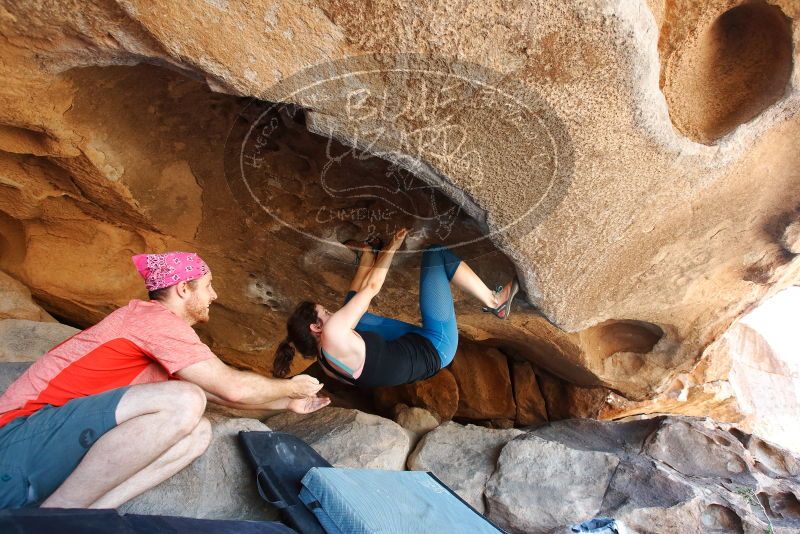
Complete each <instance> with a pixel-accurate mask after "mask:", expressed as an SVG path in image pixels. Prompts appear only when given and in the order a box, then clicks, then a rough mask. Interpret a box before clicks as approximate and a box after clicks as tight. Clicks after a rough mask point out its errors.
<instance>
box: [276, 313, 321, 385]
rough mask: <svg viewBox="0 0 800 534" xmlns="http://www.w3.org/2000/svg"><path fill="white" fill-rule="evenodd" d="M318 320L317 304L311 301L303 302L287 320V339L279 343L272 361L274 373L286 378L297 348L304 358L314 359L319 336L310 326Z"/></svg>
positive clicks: (317, 349) (317, 348)
mask: <svg viewBox="0 0 800 534" xmlns="http://www.w3.org/2000/svg"><path fill="white" fill-rule="evenodd" d="M316 322H317V310H316V305H315V304H314V303H313V302H310V301H304V302H301V303H300V304H299V305H298V306H297V308H295V310H294V311H293V312H292V315H290V316H289V319H288V320H287V321H286V334H287V335H286V339H284V340H283V341H281V344H280V345H278V350H276V351H275V359H274V360H273V362H272V375H273V376H276V377H278V378H284V377H285V376H286V375H288V374H289V369H290V368H291V367H292V360H293V359H294V353H295V349H296V350H297V351H299V352H300V354H301V355H302V356H303V357H304V358H308V359H314V358H316V357H317V353H318V352H319V344H318V343H317V338H316V337H314V335H313V334H312V333H311V330H310V329H309V326H310V325H312V324H315V323H316Z"/></svg>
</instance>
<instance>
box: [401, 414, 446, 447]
mask: <svg viewBox="0 0 800 534" xmlns="http://www.w3.org/2000/svg"><path fill="white" fill-rule="evenodd" d="M399 406H401V408H400V409H398V410H397V415H396V416H395V418H394V422H395V423H397V424H398V425H400V426H401V427H403V428H404V429H406V430H407V431H408V432H409V434H410V435H411V442H412V443H411V445H412V448H413V447H414V446H416V444H417V442H418V441H419V438H421V437H422V436H424V435H425V434H427V433H428V432H430V431H431V430H433V429H434V428H436V427H437V426H439V420H438V419H436V417H435V416H434V415H433V414H432V413H431V412H429V411H428V410H426V409H424V408H415V407H411V408H409V407H408V406H405V405H403V404H401V405H399Z"/></svg>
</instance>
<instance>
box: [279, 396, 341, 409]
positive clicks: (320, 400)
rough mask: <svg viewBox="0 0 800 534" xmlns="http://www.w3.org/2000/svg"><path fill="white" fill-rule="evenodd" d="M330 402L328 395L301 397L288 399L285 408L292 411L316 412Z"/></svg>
mask: <svg viewBox="0 0 800 534" xmlns="http://www.w3.org/2000/svg"><path fill="white" fill-rule="evenodd" d="M330 403H331V399H329V398H328V397H320V396H314V397H305V398H303V399H292V400H290V401H289V404H287V405H286V409H287V410H291V411H293V412H294V413H311V412H316V411H317V410H319V409H320V408H324V407H325V406H327V405H329V404H330Z"/></svg>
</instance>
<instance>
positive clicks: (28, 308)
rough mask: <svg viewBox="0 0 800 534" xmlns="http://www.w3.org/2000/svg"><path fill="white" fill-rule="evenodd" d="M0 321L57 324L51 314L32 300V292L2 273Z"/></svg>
mask: <svg viewBox="0 0 800 534" xmlns="http://www.w3.org/2000/svg"><path fill="white" fill-rule="evenodd" d="M0 319H27V320H29V321H47V322H55V319H53V318H52V317H51V316H50V314H49V313H47V312H46V311H45V310H44V309H42V307H41V306H39V305H38V304H36V303H35V302H34V301H33V299H32V298H31V292H30V290H29V289H28V288H27V287H26V286H25V285H24V284H22V283H21V282H18V281H17V280H15V279H14V278H12V277H10V276H9V275H8V274H6V273H4V272H3V271H0Z"/></svg>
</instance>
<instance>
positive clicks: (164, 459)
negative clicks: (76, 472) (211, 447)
mask: <svg viewBox="0 0 800 534" xmlns="http://www.w3.org/2000/svg"><path fill="white" fill-rule="evenodd" d="M210 440H211V423H209V421H208V419H206V418H205V417H203V418H201V419H200V423H198V425H197V426H196V427H195V429H194V430H193V431H192V433H191V434H189V435H188V436H186V437H185V438H183V439H182V440H180V441H178V443H176V444H175V445H173V446H172V447H170V448H169V449H167V451H166V452H165V453H164V454H162V455H161V456H159V457H158V458H156V459H155V461H153V463H151V464H150V465H148V466H147V467H145V468H144V469H142V470H141V471H139V472H138V473H136V474H135V475H133V476H132V477H131V478H129V479H128V480H126V481H124V482H123V483H122V484H120V485H119V486H117V487H116V488H114V489H112V490H111V491H109V492H108V493H106V494H105V495H103V496H102V497H100V498H99V499H97V500H96V501H95V502H94V503H92V504H91V505H90V506H89V508H117V507H118V506H121V505H123V504H125V503H126V502H128V501H129V500H131V499H133V498H134V497H136V496H138V495H140V494H142V493H144V492H145V491H147V490H149V489H150V488H152V487H154V486H156V485H158V484H160V483H161V482H163V481H164V480H167V479H168V478H169V477H171V476H172V475H174V474H175V473H177V472H179V471H180V470H181V469H183V468H184V467H186V466H187V465H189V464H190V463H192V462H193V461H194V460H195V459H196V458H197V457H198V456H200V455H201V454H203V452H205V450H206V449H207V448H208V444H209V442H210Z"/></svg>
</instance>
